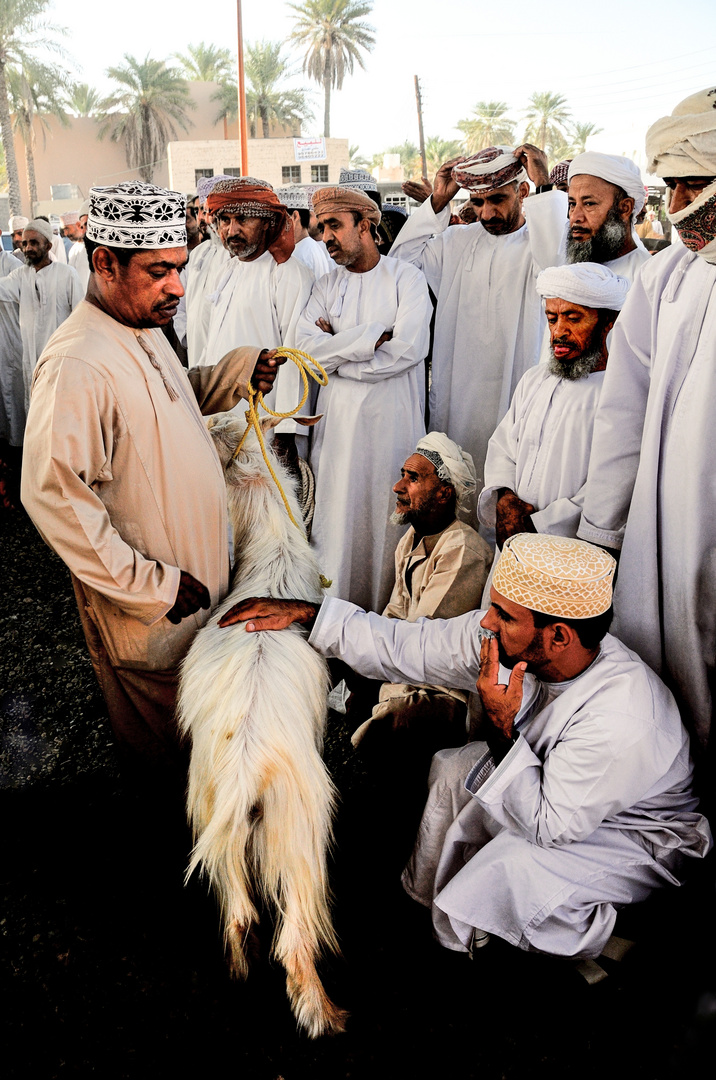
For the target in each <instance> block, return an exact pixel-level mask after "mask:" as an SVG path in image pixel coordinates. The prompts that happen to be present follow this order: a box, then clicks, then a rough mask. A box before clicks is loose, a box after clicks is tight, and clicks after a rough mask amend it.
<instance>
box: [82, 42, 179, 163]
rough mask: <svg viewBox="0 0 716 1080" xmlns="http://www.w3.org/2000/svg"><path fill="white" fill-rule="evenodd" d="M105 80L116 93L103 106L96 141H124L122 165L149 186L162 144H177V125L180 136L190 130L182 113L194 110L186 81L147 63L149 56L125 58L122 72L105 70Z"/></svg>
mask: <svg viewBox="0 0 716 1080" xmlns="http://www.w3.org/2000/svg"><path fill="white" fill-rule="evenodd" d="M107 75H108V76H109V77H110V79H114V81H115V82H116V83H118V84H119V88H118V90H117V92H116V93H115V94H114V95H113V96H112V97H110V98H108V99H107V100H106V101H105V111H104V113H103V115H102V117H101V119H100V131H99V137H100V139H103V138H104V137H105V135H109V137H110V139H111V140H112V141H113V142H120V141H121V140H124V149H125V154H126V158H127V165H129V167H130V169H136V170H137V172H138V173H139V175H140V176H141V178H142V180H144V181H146V183H148V184H149V183H151V181H152V176H153V175H154V167H155V165H157V164H158V163H159V161H160V160H161V159H162V158H163V157H164V153H165V151H166V148H167V143H168V142H169V141H170V139H176V138H177V125H178V126H179V127H180V128H181V129H182V131H188V130H189V126H190V124H191V120H190V119H189V117H188V116H187V109H193V108H194V107H195V106H194V104H193V102H192V100H191V98H190V96H189V89H188V87H187V84H186V80H185V79H183V78H182V76H181V75H180V74H179V72H178V71H176V70H174V69H173V68H168V67H167V65H166V63H165V61H164V60H152V59H151V58H150V57H149V56H148V55H147V56H146V57H145V58H144V60H137V59H136V58H135V57H134V56H130V55H129V54H128V53H125V55H124V67H111V68H108V69H107Z"/></svg>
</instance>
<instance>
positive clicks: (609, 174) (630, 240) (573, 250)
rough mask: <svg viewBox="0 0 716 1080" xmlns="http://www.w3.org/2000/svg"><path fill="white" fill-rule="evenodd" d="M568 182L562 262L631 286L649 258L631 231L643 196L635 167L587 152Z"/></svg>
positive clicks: (573, 165)
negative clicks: (605, 272) (598, 270)
mask: <svg viewBox="0 0 716 1080" xmlns="http://www.w3.org/2000/svg"><path fill="white" fill-rule="evenodd" d="M568 179H569V192H568V200H569V203H568V206H569V210H568V213H569V230H568V232H567V262H568V263H583V262H592V263H601V264H602V265H603V266H608V267H609V269H610V270H611V271H613V273H615V274H618V275H619V276H620V277H625V278H626V279H627V281H628V282H629V284H631V283H632V281H633V280H634V278H635V276H636V274H637V272H638V271H639V268H640V267H641V266H642V265H643V263H644V262H645V261H647V260H648V259H649V252H648V251H647V250H646V248H645V247H644V245H643V244H642V242H641V240H640V239H639V237H638V236H637V235H636V232H635V231H634V222H635V221H636V218H637V215H638V214H639V212H640V211H641V209H642V207H643V206H644V199H645V195H646V192H645V189H644V183H643V181H642V178H641V173H640V172H639V169H638V167H637V166H636V165H635V164H634V162H633V161H630V160H629V158H626V157H622V156H621V155H618V154H599V153H596V152H595V151H592V150H590V151H588V152H587V153H584V154H579V155H578V156H577V157H576V158H574V160H573V161H571V162H570V165H569V171H568ZM543 358H544V357H543Z"/></svg>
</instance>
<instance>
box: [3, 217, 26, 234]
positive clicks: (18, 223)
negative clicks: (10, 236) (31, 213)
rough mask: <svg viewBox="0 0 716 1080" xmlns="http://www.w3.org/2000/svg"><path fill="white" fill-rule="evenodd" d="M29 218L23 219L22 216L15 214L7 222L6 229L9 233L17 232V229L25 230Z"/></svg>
mask: <svg viewBox="0 0 716 1080" xmlns="http://www.w3.org/2000/svg"><path fill="white" fill-rule="evenodd" d="M29 220H30V219H29V218H26V217H23V216H22V214H15V216H14V217H11V218H10V220H9V222H8V229H9V230H10V232H17V231H18V230H19V229H26V228H27V225H28V222H29Z"/></svg>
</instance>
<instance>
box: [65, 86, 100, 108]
mask: <svg viewBox="0 0 716 1080" xmlns="http://www.w3.org/2000/svg"><path fill="white" fill-rule="evenodd" d="M64 103H65V106H66V108H67V109H68V110H69V111H70V112H71V113H72V115H73V116H97V115H98V114H99V113H101V112H102V111H103V109H104V107H105V105H104V99H103V98H102V95H101V94H100V93H99V91H98V90H95V88H94V87H93V86H90V85H89V84H88V83H72V85H71V86H70V87H69V89H68V90H67V91H66V93H65V95H64Z"/></svg>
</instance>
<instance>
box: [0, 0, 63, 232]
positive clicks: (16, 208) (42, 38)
mask: <svg viewBox="0 0 716 1080" xmlns="http://www.w3.org/2000/svg"><path fill="white" fill-rule="evenodd" d="M48 6H49V0H2V3H1V4H0V137H1V138H2V145H3V149H4V151H5V165H6V168H7V178H8V188H9V195H10V214H11V215H12V214H19V213H20V212H21V210H22V199H21V197H20V177H19V174H18V171H17V160H16V158H15V145H14V143H13V134H12V120H11V118H10V102H9V98H8V69H9V68H12V67H14V68H20V69H22V68H23V67H27V66H28V64H29V63H30V61H31V60H32V58H33V57H34V56H36V54H37V53H38V52H44V51H46V50H48V49H52V50H54V51H55V52H60V53H61V52H62V47H61V46H60V45H59V44H58V43H57V38H58V37H61V36H62V35H64V34H65V33H66V30H64V29H63V28H62V27H60V26H54V25H53V24H51V23H48V22H45V21H44V20H42V19H41V16H42V15H43V14H44V13H45V11H46V9H47V7H48Z"/></svg>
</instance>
